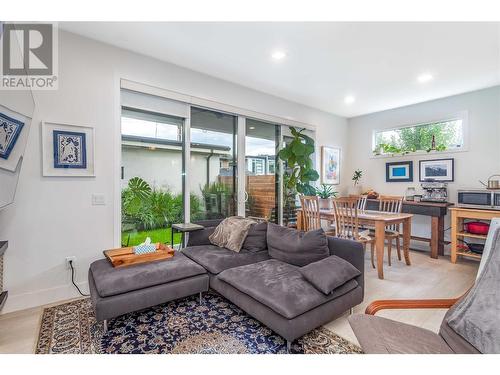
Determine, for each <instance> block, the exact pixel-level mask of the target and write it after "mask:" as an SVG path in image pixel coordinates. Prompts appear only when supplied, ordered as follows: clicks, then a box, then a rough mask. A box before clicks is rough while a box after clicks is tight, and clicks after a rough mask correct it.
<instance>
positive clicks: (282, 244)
mask: <svg viewBox="0 0 500 375" xmlns="http://www.w3.org/2000/svg"><path fill="white" fill-rule="evenodd" d="M267 248H268V251H269V256H270V257H271V258H274V259H277V260H281V261H283V262H286V263H290V264H293V265H296V266H305V265H307V264H309V263H312V262H316V261H318V260H321V259H324V258H326V257H328V256H329V255H330V249H329V248H328V240H327V238H326V235H325V232H324V231H323V229H318V230H312V231H309V232H300V231H298V230H296V229H293V228H286V227H282V226H280V225H276V224H273V223H269V224H268V227H267Z"/></svg>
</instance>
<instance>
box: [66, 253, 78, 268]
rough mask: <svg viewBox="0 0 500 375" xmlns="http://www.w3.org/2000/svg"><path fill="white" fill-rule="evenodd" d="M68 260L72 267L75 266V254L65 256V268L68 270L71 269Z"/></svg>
mask: <svg viewBox="0 0 500 375" xmlns="http://www.w3.org/2000/svg"><path fill="white" fill-rule="evenodd" d="M70 261H71V262H72V263H73V268H75V266H76V265H75V263H76V257H75V256H72V257H66V268H67V269H68V270H70V269H71V266H70V265H69V262H70Z"/></svg>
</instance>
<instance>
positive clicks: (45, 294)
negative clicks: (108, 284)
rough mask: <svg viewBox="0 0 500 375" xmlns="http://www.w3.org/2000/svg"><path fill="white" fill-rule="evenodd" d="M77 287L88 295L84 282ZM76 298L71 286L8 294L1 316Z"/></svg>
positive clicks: (77, 295) (76, 293) (74, 290)
mask: <svg viewBox="0 0 500 375" xmlns="http://www.w3.org/2000/svg"><path fill="white" fill-rule="evenodd" d="M77 285H78V287H79V288H80V290H81V291H82V292H83V293H87V294H88V290H89V287H88V283H87V282H86V281H85V282H80V283H77ZM76 297H80V294H79V293H78V291H77V290H76V288H75V287H74V285H73V284H69V285H61V286H58V287H55V288H49V289H42V290H37V291H35V292H29V293H22V294H17V295H15V294H14V295H11V294H10V293H9V296H8V297H7V301H6V302H5V306H4V307H3V309H2V312H1V314H6V313H9V312H14V311H19V310H25V309H30V308H33V307H38V306H43V305H48V304H51V303H55V302H60V301H65V300H68V299H72V298H76Z"/></svg>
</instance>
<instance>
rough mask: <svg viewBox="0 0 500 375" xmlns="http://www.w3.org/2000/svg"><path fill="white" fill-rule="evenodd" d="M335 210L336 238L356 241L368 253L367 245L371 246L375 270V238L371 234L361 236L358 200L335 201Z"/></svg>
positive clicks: (348, 198)
mask: <svg viewBox="0 0 500 375" xmlns="http://www.w3.org/2000/svg"><path fill="white" fill-rule="evenodd" d="M333 209H334V213H335V236H336V237H339V238H345V239H349V240H354V241H357V242H360V243H361V244H363V248H364V249H365V251H366V244H368V243H369V244H370V250H371V262H372V266H373V267H374V268H375V263H374V259H373V258H374V252H375V236H371V235H370V234H369V233H366V234H364V233H363V234H361V235H360V232H359V218H358V198H356V197H344V198H337V199H334V200H333Z"/></svg>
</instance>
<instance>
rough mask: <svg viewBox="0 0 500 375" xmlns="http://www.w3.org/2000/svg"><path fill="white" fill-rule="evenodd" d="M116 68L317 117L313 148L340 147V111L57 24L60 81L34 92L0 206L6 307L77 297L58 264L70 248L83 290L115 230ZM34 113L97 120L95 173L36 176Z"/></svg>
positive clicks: (173, 86) (343, 137)
mask: <svg viewBox="0 0 500 375" xmlns="http://www.w3.org/2000/svg"><path fill="white" fill-rule="evenodd" d="M122 77H123V78H127V79H131V80H134V81H137V82H143V83H145V84H150V85H154V86H157V87H161V88H165V89H169V90H174V91H178V92H181V93H185V94H191V95H196V96H197V97H201V98H205V99H210V100H215V101H218V102H221V103H226V104H230V105H234V106H238V107H241V108H246V109H250V110H254V111H258V112H261V113H266V114H271V115H275V116H282V117H289V118H293V119H295V120H298V121H302V122H305V123H309V124H314V125H316V126H317V133H316V134H317V145H318V147H319V146H321V145H331V146H339V147H341V148H342V149H343V150H344V155H345V151H346V148H347V121H346V119H344V118H341V117H337V116H335V115H331V114H327V113H324V112H321V111H318V110H315V109H312V108H309V107H306V106H303V105H300V104H297V103H292V102H289V101H286V100H283V99H280V98H277V97H273V96H270V95H267V94H265V93H261V92H257V91H254V90H251V89H247V88H244V87H242V86H238V85H235V84H232V83H229V82H226V81H222V80H219V79H216V78H213V77H209V76H207V75H203V74H200V73H196V72H193V71H190V70H187V69H184V68H181V67H178V66H175V65H172V64H167V63H163V62H160V61H157V60H154V59H151V58H148V57H145V56H141V55H138V54H134V53H131V52H128V51H124V50H120V49H117V48H114V47H111V46H109V45H105V44H102V43H98V42H95V41H92V40H89V39H86V38H83V37H80V36H77V35H74V34H70V33H67V32H63V31H61V32H60V34H59V89H58V90H57V91H44V92H41V91H38V92H35V93H34V95H35V101H36V104H37V108H36V112H35V115H34V119H33V128H32V131H31V132H30V135H29V139H28V144H27V149H26V153H25V158H24V165H23V169H22V171H21V176H20V181H19V188H18V192H17V197H16V202H15V203H14V204H13V205H12V206H10V207H9V208H7V209H6V210H4V211H1V212H0V238H2V239H6V240H9V249H8V250H7V253H6V254H5V283H4V285H5V288H6V289H7V290H9V299H8V300H7V304H6V306H5V308H4V309H3V311H2V312H3V313H6V312H9V311H13V310H18V309H23V308H28V307H31V306H36V305H41V304H45V303H49V302H53V301H58V300H61V299H66V298H70V297H75V296H77V293H76V292H75V290H74V288H73V287H72V286H71V284H70V274H69V272H68V271H67V270H66V269H65V257H67V256H73V255H74V256H76V257H77V261H76V265H77V281H78V282H79V283H80V284H82V286H83V288H84V290H87V287H86V285H85V284H86V279H87V270H88V266H89V264H90V263H91V262H92V261H94V260H96V259H99V258H102V250H104V249H107V248H111V247H112V246H113V245H114V244H115V243H114V242H115V241H117V239H118V238H119V237H118V236H117V234H115V233H114V220H115V219H116V218H115V217H114V212H115V206H114V205H115V200H116V202H117V203H118V204H119V197H115V195H114V194H115V191H116V189H115V184H118V183H119V181H118V180H117V179H118V177H119V168H120V164H119V161H118V160H115V155H119V147H120V136H119V132H118V130H117V127H116V126H117V124H118V120H119V118H118V117H117V114H119V111H118V110H117V109H118V106H119V103H120V97H119V87H118V84H117V82H118V79H119V78H122ZM41 120H46V121H51V122H59V123H69V124H76V125H92V126H94V127H95V129H96V130H95V137H96V138H95V149H96V150H95V154H96V171H95V172H96V177H95V178H44V177H42V175H41V147H40V121H41ZM317 155H318V157H319V152H318V153H317ZM344 159H345V158H344ZM318 165H319V163H318ZM341 174H342V176H343V177H345V173H344V172H343V171H342V170H341ZM341 178H342V177H341ZM342 180H343V182H345V181H346V178H342ZM93 193H101V194H104V195H105V197H106V205H105V206H92V205H91V195H92V194H93Z"/></svg>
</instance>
